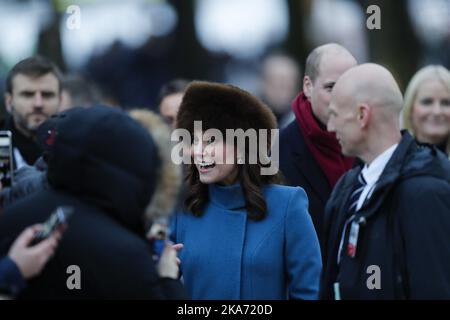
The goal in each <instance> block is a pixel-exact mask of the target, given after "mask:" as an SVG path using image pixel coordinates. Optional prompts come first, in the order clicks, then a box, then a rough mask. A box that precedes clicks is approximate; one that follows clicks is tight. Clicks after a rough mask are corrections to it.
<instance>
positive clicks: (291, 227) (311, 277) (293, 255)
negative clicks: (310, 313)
mask: <svg viewBox="0 0 450 320" xmlns="http://www.w3.org/2000/svg"><path fill="white" fill-rule="evenodd" d="M285 230H286V231H285V241H286V243H285V246H286V247H285V259H286V267H287V272H288V280H289V298H290V299H317V298H318V292H319V282H320V273H321V270H322V260H321V255H320V246H319V240H318V238H317V235H316V232H315V230H314V226H313V223H312V220H311V217H310V215H309V213H308V198H307V196H306V193H305V191H304V190H303V189H302V188H296V191H295V192H293V194H292V196H291V199H290V200H289V204H288V207H287V214H286V220H285Z"/></svg>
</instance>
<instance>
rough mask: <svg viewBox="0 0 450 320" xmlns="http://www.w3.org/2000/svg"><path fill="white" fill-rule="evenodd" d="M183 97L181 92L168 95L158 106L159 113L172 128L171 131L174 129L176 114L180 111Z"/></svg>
mask: <svg viewBox="0 0 450 320" xmlns="http://www.w3.org/2000/svg"><path fill="white" fill-rule="evenodd" d="M183 95H184V93H183V92H179V93H174V94H171V95H168V96H166V97H165V98H164V99H162V101H161V104H160V105H159V112H160V113H161V115H162V116H163V118H164V119H165V120H166V121H167V123H168V124H169V125H171V126H172V129H174V128H175V124H176V122H177V114H178V110H179V109H180V105H181V101H182V100H183Z"/></svg>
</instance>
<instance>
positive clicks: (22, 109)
mask: <svg viewBox="0 0 450 320" xmlns="http://www.w3.org/2000/svg"><path fill="white" fill-rule="evenodd" d="M60 102H61V96H60V92H59V82H58V79H57V78H56V76H55V75H54V74H53V73H47V74H45V75H43V76H40V77H29V76H26V75H23V74H20V73H19V74H17V75H16V76H15V77H14V78H13V79H12V93H6V94H5V103H6V108H7V110H8V112H9V113H10V114H11V115H12V117H13V120H14V125H15V126H16V128H17V129H18V130H19V131H20V132H22V133H23V134H24V135H26V136H32V135H34V134H35V132H36V130H37V128H38V127H39V126H40V125H41V124H42V123H43V122H44V121H45V120H47V118H48V117H50V116H51V115H52V114H54V113H56V112H57V111H58V108H59V105H60Z"/></svg>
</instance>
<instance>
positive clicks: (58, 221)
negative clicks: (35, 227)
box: [31, 206, 74, 246]
mask: <svg viewBox="0 0 450 320" xmlns="http://www.w3.org/2000/svg"><path fill="white" fill-rule="evenodd" d="M73 211H74V210H73V208H72V207H63V206H62V207H57V208H56V210H55V211H54V212H53V213H52V214H51V215H50V217H49V218H48V220H47V221H46V222H45V223H44V224H43V227H42V229H41V230H39V231H37V232H36V233H35V235H34V237H33V241H32V242H31V245H32V246H33V245H35V244H37V243H39V242H41V241H42V240H44V239H46V238H48V237H49V236H50V235H51V234H52V233H53V232H54V231H56V230H58V229H59V228H63V227H64V226H65V225H67V220H68V218H69V217H70V216H71V215H72V214H73Z"/></svg>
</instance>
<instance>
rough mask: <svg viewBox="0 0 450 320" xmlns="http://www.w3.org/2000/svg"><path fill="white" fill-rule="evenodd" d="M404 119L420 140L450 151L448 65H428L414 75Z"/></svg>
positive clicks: (407, 127) (449, 79)
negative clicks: (445, 66) (446, 66)
mask: <svg viewBox="0 0 450 320" xmlns="http://www.w3.org/2000/svg"><path fill="white" fill-rule="evenodd" d="M402 121H403V127H404V128H405V129H408V130H409V131H410V132H411V134H412V135H414V137H415V138H416V140H417V141H418V142H420V143H430V144H434V145H435V146H436V147H437V148H438V149H440V150H441V151H443V152H445V153H447V155H448V154H449V153H450V148H449V147H450V139H449V135H450V72H449V71H448V70H447V69H446V68H444V67H443V66H438V65H430V66H426V67H424V68H422V69H420V70H419V71H418V72H417V73H416V74H415V75H414V76H413V77H412V79H411V81H410V82H409V85H408V88H407V89H406V92H405V105H404V109H403V114H402Z"/></svg>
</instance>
